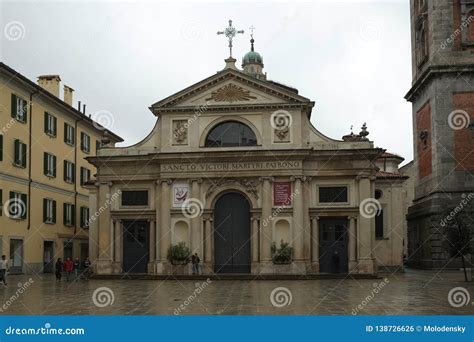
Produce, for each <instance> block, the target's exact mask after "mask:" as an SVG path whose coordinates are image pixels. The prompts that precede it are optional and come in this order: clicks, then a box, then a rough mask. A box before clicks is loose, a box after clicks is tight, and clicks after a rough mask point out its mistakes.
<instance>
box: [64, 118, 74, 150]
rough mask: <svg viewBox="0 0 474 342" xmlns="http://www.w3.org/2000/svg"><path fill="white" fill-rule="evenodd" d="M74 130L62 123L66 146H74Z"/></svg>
mask: <svg viewBox="0 0 474 342" xmlns="http://www.w3.org/2000/svg"><path fill="white" fill-rule="evenodd" d="M75 137H76V136H75V130H74V127H73V126H71V125H69V124H67V123H64V142H65V143H66V144H68V145H71V146H72V145H74V143H75V141H76V139H75Z"/></svg>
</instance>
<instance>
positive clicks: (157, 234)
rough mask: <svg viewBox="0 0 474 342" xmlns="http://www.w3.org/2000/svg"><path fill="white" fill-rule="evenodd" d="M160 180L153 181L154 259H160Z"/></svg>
mask: <svg viewBox="0 0 474 342" xmlns="http://www.w3.org/2000/svg"><path fill="white" fill-rule="evenodd" d="M158 203H160V205H161V182H160V181H159V180H157V181H156V182H155V203H154V204H155V205H154V207H155V245H154V247H155V261H158V260H160V241H161V235H160V234H161V233H160V229H161V222H160V219H161V217H160V216H161V207H160V205H159V204H158Z"/></svg>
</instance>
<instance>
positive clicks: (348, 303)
mask: <svg viewBox="0 0 474 342" xmlns="http://www.w3.org/2000/svg"><path fill="white" fill-rule="evenodd" d="M30 278H32V279H33V283H32V284H31V285H30V286H29V287H28V288H26V289H25V290H24V291H23V293H21V294H18V292H17V290H18V288H19V287H18V284H20V286H21V284H23V283H25V282H26V281H28V279H30ZM383 278H387V280H388V281H387V282H386V284H385V286H384V287H383V288H381V289H380V290H379V291H378V292H377V293H373V291H374V289H375V288H376V286H377V284H380V282H381V281H382V280H383V279H378V280H374V279H369V280H362V279H345V280H341V279H324V280H286V281H285V280H281V281H262V280H260V281H241V280H222V281H212V282H211V283H209V284H208V285H207V286H206V287H204V288H202V289H201V290H200V291H199V292H197V289H198V288H199V286H202V282H195V281H192V280H186V281H176V280H168V281H159V280H88V281H86V280H80V281H73V282H66V281H64V280H63V281H60V282H58V281H56V280H55V279H54V276H53V275H45V274H41V275H38V276H27V275H20V276H10V277H9V285H8V287H3V286H0V308H1V309H2V312H0V315H175V314H179V315H353V314H354V311H353V310H354V309H355V308H357V307H358V306H359V305H362V308H361V309H359V310H357V312H356V314H358V315H469V314H470V315H472V314H474V304H472V302H474V283H466V282H464V281H463V276H462V273H460V272H443V273H440V274H437V273H436V272H434V271H413V270H409V271H407V272H406V273H397V274H394V275H387V276H385V275H384V276H383ZM454 287H464V288H465V289H466V290H468V292H469V293H470V296H471V300H470V303H469V304H468V305H465V306H463V307H460V308H455V307H452V306H451V305H450V304H449V302H448V292H449V291H450V290H451V289H452V288H454ZM276 288H286V290H285V291H286V297H285V293H283V292H282V294H281V298H280V300H283V301H285V300H286V302H284V303H283V306H282V307H275V306H274V305H272V300H271V298H270V296H271V293H272V291H273V290H275V289H276ZM101 289H105V291H102V292H99V293H101V294H100V295H98V296H96V302H98V305H99V306H100V305H102V304H104V303H105V304H104V305H103V307H99V306H97V305H95V304H94V300H93V294H94V291H96V290H97V291H99V290H101ZM371 295H372V296H371ZM370 296H371V297H370ZM112 298H113V301H112ZM278 298H279V297H278V296H275V297H274V298H273V299H274V301H275V302H277V304H278V303H281V302H278ZM290 299H291V301H290ZM107 301H108V302H107ZM285 304H286V305H285ZM180 307H181V308H182V309H181V310H180V311H178V312H177V311H176V310H177V309H178V308H180Z"/></svg>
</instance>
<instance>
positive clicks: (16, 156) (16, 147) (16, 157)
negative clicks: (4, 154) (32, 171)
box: [13, 139, 20, 165]
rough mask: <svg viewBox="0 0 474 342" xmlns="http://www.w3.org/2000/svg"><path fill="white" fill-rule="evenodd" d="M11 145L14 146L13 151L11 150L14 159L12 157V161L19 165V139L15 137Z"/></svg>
mask: <svg viewBox="0 0 474 342" xmlns="http://www.w3.org/2000/svg"><path fill="white" fill-rule="evenodd" d="M13 146H14V152H13V155H14V159H13V162H14V163H15V164H16V165H20V140H18V139H15V142H14V144H13Z"/></svg>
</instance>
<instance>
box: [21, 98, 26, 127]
mask: <svg viewBox="0 0 474 342" xmlns="http://www.w3.org/2000/svg"><path fill="white" fill-rule="evenodd" d="M26 105H27V102H26V101H25V100H21V108H22V113H23V118H22V121H23V122H24V123H26V122H27V121H28V107H27V106H26Z"/></svg>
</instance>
